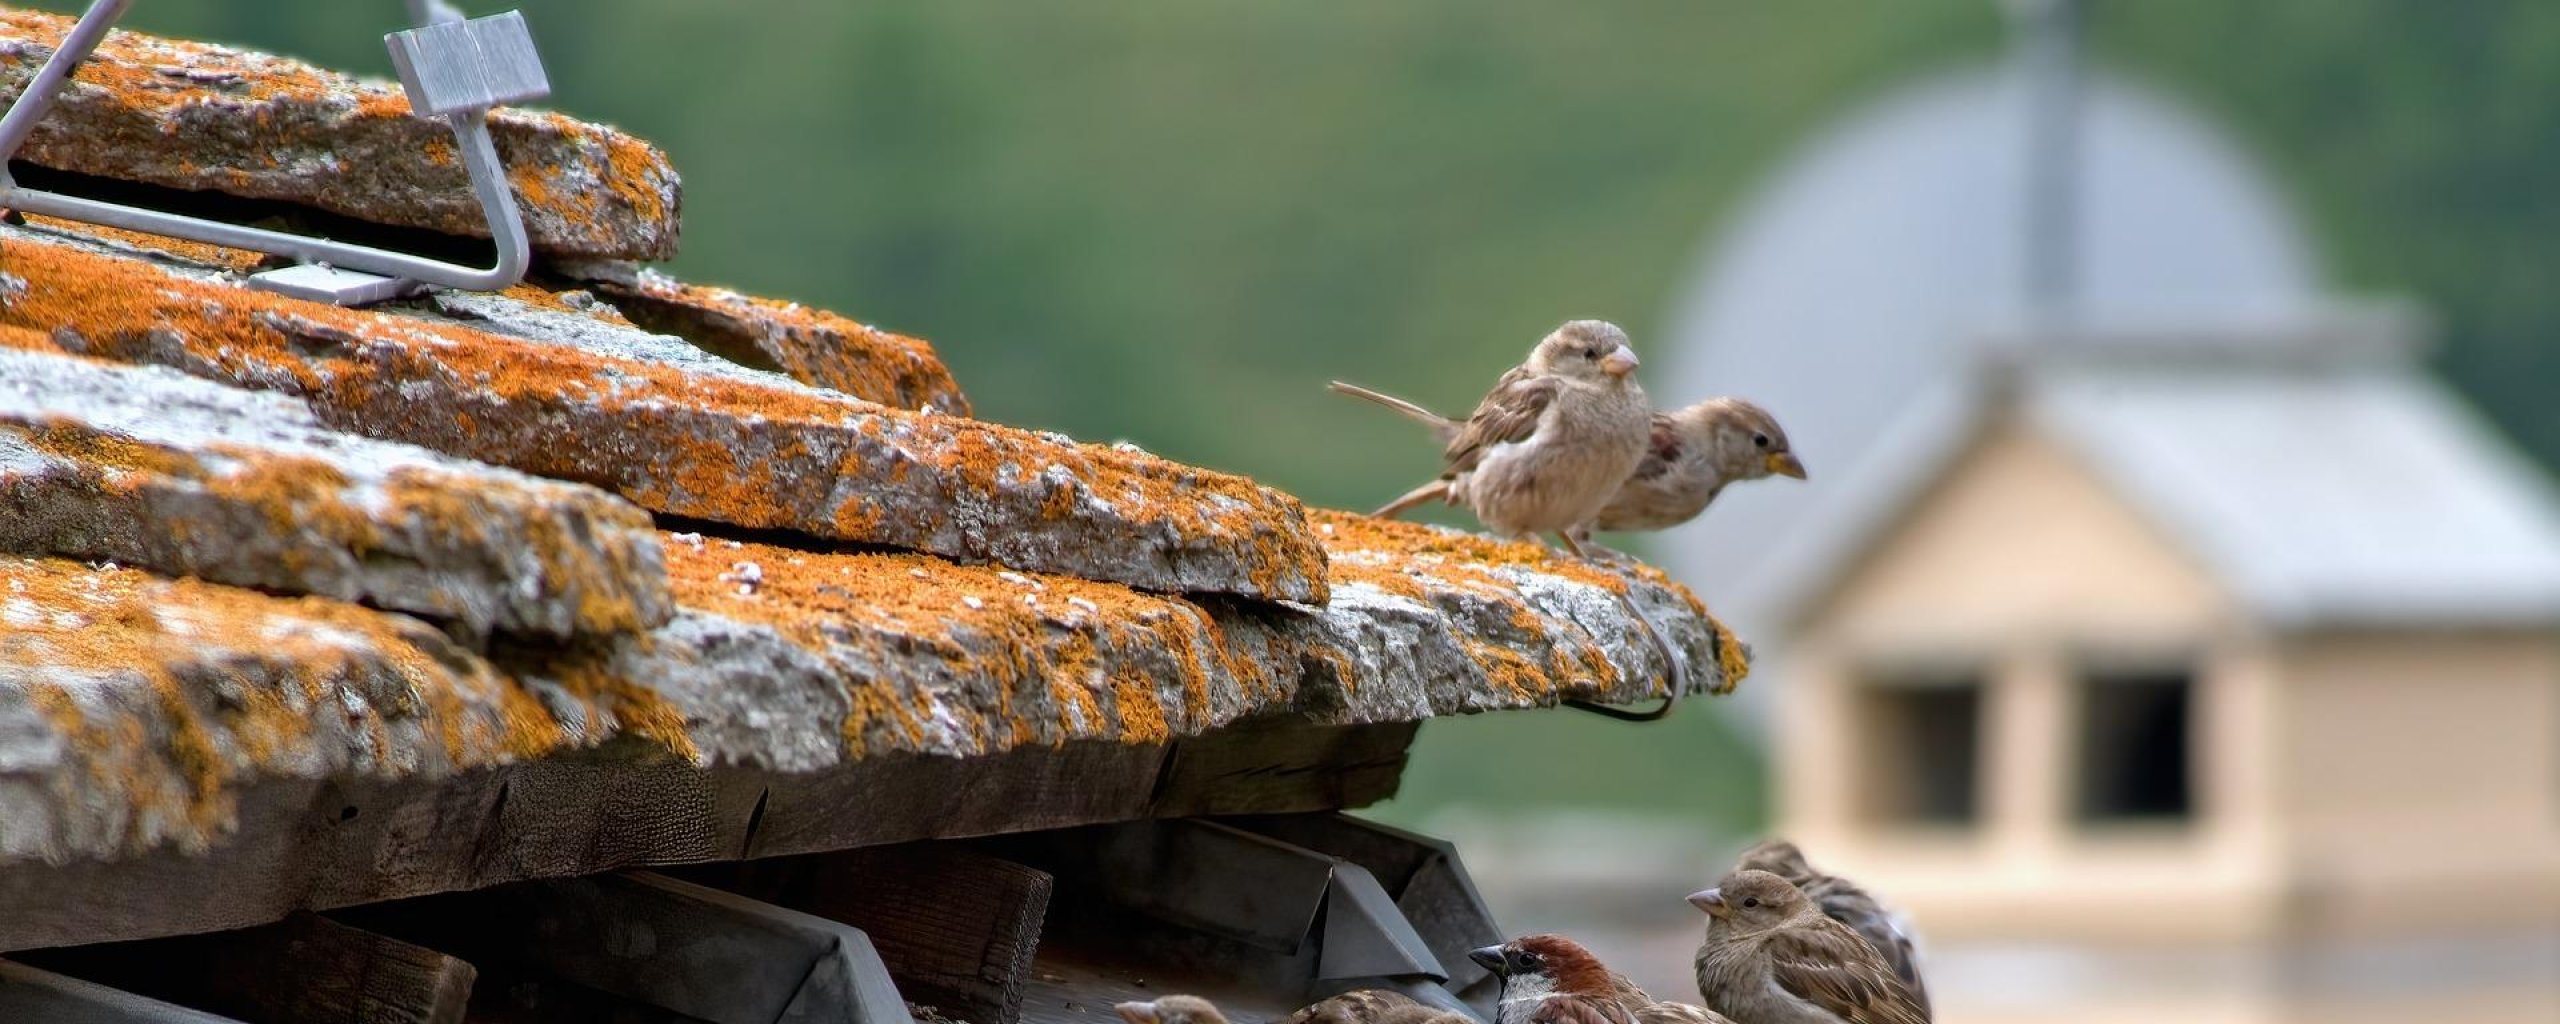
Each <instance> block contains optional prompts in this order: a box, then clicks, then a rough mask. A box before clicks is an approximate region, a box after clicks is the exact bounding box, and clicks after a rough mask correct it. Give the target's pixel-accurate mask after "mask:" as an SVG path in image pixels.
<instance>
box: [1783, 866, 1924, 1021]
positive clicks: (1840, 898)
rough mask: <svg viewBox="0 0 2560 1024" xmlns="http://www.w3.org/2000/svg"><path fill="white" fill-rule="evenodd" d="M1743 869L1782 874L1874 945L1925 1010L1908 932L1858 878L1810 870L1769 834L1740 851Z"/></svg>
mask: <svg viewBox="0 0 2560 1024" xmlns="http://www.w3.org/2000/svg"><path fill="white" fill-rule="evenodd" d="M1746 868H1747V869H1751V870H1756V871H1766V872H1768V873H1770V874H1773V875H1776V876H1778V877H1780V878H1783V879H1786V880H1787V881H1788V883H1789V884H1792V885H1794V886H1795V887H1796V889H1797V891H1799V892H1802V893H1804V895H1805V898H1806V899H1809V900H1812V901H1813V905H1814V906H1816V907H1819V908H1821V909H1822V916H1824V917H1828V918H1830V919H1832V920H1834V921H1838V922H1840V923H1841V924H1845V925H1848V926H1849V930H1851V931H1854V932H1857V933H1858V937H1860V938H1863V939H1865V940H1867V945H1869V946H1871V947H1874V949H1875V951H1876V955H1878V956H1881V957H1884V962H1885V964H1886V965H1887V966H1890V967H1892V968H1893V975H1894V977H1897V978H1900V979H1902V984H1903V985H1904V987H1906V988H1909V989H1910V990H1911V997H1912V998H1913V999H1916V1000H1918V1001H1919V1003H1920V1009H1921V1010H1922V1011H1923V1012H1927V1011H1928V1009H1929V987H1928V986H1927V985H1926V984H1923V983H1922V982H1921V980H1920V958H1919V955H1918V953H1917V952H1916V951H1915V950H1914V949H1913V948H1912V945H1911V935H1910V933H1909V932H1907V931H1905V930H1904V929H1903V927H1902V921H1901V918H1900V917H1899V916H1898V915H1896V914H1894V913H1893V912H1892V911H1890V910H1887V909H1885V907H1884V905H1883V904H1882V903H1879V902H1877V901H1876V898H1875V897H1874V896H1870V895H1868V894H1867V891H1866V890H1865V889H1862V888H1859V887H1858V883H1856V882H1852V881H1850V880H1848V879H1846V878H1842V877H1840V876H1838V875H1826V874H1823V873H1821V872H1819V871H1815V870H1814V869H1813V866H1812V865H1810V864H1807V863H1805V860H1804V852H1803V851H1801V850H1798V849H1796V844H1794V843H1790V842H1787V841H1786V840H1784V839H1772V840H1769V841H1767V842H1764V843H1761V844H1760V845H1758V846H1754V847H1752V848H1750V849H1748V850H1745V851H1743V853H1742V860H1741V862H1740V863H1739V864H1737V865H1735V870H1737V871H1739V870H1743V869H1746Z"/></svg>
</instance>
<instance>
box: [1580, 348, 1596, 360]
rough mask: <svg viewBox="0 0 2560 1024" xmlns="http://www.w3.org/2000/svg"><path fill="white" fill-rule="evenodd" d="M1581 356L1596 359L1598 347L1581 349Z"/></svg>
mask: <svg viewBox="0 0 2560 1024" xmlns="http://www.w3.org/2000/svg"><path fill="white" fill-rule="evenodd" d="M1582 358H1584V359H1598V358H1600V350H1599V349H1596V348H1586V349H1583V350H1582Z"/></svg>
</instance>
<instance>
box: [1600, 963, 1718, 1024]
mask: <svg viewBox="0 0 2560 1024" xmlns="http://www.w3.org/2000/svg"><path fill="white" fill-rule="evenodd" d="M1609 987H1610V989H1611V990H1612V991H1614V992H1616V993H1617V994H1618V1003H1619V1005H1622V1006H1625V1007H1626V1008H1627V1012H1628V1014H1630V1015H1632V1016H1633V1017H1635V1019H1636V1024H1733V1021H1731V1020H1730V1019H1728V1018H1726V1017H1725V1015H1724V1014H1721V1013H1717V1012H1715V1011H1714V1010H1710V1009H1707V1008H1706V1007H1703V1006H1699V1005H1697V1004H1695V1003H1675V1002H1670V1001H1668V1000H1662V999H1655V998H1654V997H1653V995H1652V993H1649V992H1646V991H1645V990H1644V989H1643V987H1641V986H1639V985H1637V984H1636V983H1635V982H1634V981H1632V980H1630V979H1628V977H1627V976H1626V975H1623V974H1620V973H1618V972H1616V971H1611V972H1609Z"/></svg>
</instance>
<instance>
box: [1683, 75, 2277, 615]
mask: <svg viewBox="0 0 2560 1024" xmlns="http://www.w3.org/2000/svg"><path fill="white" fill-rule="evenodd" d="M2025 98H2026V95H2025V92H2024V90H2023V89H2021V88H2020V87H2019V82H2018V81H2017V79H2016V78H2014V77H2012V76H2009V75H2006V74H2003V73H2002V72H2000V71H1997V70H1992V69H1983V70H1976V71H1970V72H1963V73H1956V74H1951V75H1947V76H1943V77H1939V78H1935V79H1930V80H1925V81H1922V82H1918V83H1915V84H1913V85H1910V86H1907V87H1905V88H1903V89H1901V90H1899V91H1897V92H1895V93H1893V94H1891V95H1888V96H1886V97H1885V98H1883V99H1881V100H1879V101H1877V102H1876V103H1874V104H1873V105H1871V106H1869V107H1868V108H1866V109H1864V110H1861V111H1858V112H1856V113H1853V114H1851V115H1850V116H1848V117H1847V118H1845V119H1843V121H1842V122H1841V123H1840V124H1839V125H1837V126H1836V127H1834V128H1832V129H1830V130H1829V131H1828V132H1827V133H1825V134H1824V135H1822V136H1821V137H1819V138H1818V139H1817V140H1816V141H1814V142H1813V143H1812V144H1810V145H1809V146H1807V147H1806V148H1805V150H1804V151H1803V152H1802V153H1801V154H1800V155H1799V156H1798V157H1796V158H1795V159H1793V160H1792V161H1791V162H1790V163H1788V164H1787V165H1785V166H1784V167H1783V168H1782V169H1781V170H1780V171H1779V172H1778V174H1777V175H1776V176H1775V177H1774V179H1772V180H1771V181H1770V182H1769V183H1768V184H1767V185H1766V186H1765V187H1764V191H1763V193H1762V194H1761V195H1760V196H1759V197H1758V198H1757V199H1756V200H1754V201H1753V202H1752V203H1751V205H1749V206H1748V207H1746V208H1745V209H1744V210H1743V211H1742V212H1741V213H1740V215H1739V216H1738V217H1737V218H1736V220H1735V222H1734V225H1733V226H1732V228H1730V230H1729V231H1728V232H1727V233H1726V234H1725V235H1723V236H1722V237H1721V238H1720V239H1718V240H1717V242H1716V244H1715V245H1714V247H1713V248H1712V250H1711V252H1710V258H1709V259H1708V260H1707V262H1706V266H1705V269H1704V270H1703V272H1702V273H1701V274H1700V275H1699V276H1698V277H1697V278H1696V279H1695V283H1694V284H1693V285H1692V286H1691V287H1690V288H1689V289H1688V290H1687V291H1686V293H1685V294H1683V295H1681V296H1680V297H1679V298H1678V299H1677V300H1676V301H1677V302H1678V303H1679V305H1678V308H1677V309H1676V310H1675V316H1674V319H1673V324H1674V329H1673V330H1672V331H1671V332H1670V335H1669V336H1668V337H1667V338H1665V339H1663V340H1661V341H1657V342H1655V343H1654V345H1653V347H1654V349H1655V350H1656V351H1660V352H1662V353H1664V354H1665V356H1666V359H1665V362H1666V363H1667V364H1668V365H1669V366H1670V373H1669V374H1668V375H1667V376H1666V377H1665V378H1664V379H1663V380H1662V381H1660V382H1658V383H1657V384H1656V385H1655V388H1654V390H1655V392H1656V396H1655V397H1656V399H1657V401H1660V402H1662V403H1663V404H1666V405H1668V404H1672V403H1673V402H1675V401H1688V400H1691V399H1693V398H1695V397H1703V396H1706V395H1715V394H1735V395H1743V396H1746V397H1749V398H1751V399H1753V400H1755V401H1758V402H1760V403H1761V404H1763V405H1765V406H1767V407H1768V408H1769V409H1770V410H1771V411H1772V412H1774V413H1775V414H1776V415H1777V416H1778V417H1779V419H1780V420H1781V421H1782V422H1783V423H1785V424H1786V427H1787V430H1788V433H1789V435H1790V439H1791V440H1792V442H1793V444H1794V446H1795V449H1796V451H1797V452H1798V453H1800V454H1801V455H1802V456H1803V457H1804V459H1805V461H1806V463H1807V465H1808V466H1809V467H1810V469H1811V471H1812V479H1811V480H1809V481H1806V482H1803V483H1797V482H1794V481H1779V482H1776V483H1767V484H1757V485H1753V486H1748V487H1740V488H1736V489H1734V490H1731V491H1729V492H1727V493H1726V494H1724V495H1723V496H1721V497H1720V498H1718V500H1717V503H1716V506H1715V507H1714V509H1713V510H1712V511H1711V512H1710V513H1709V514H1708V515H1706V516H1704V517H1701V519H1700V520H1699V521H1698V522H1697V523H1694V524H1692V525H1691V526H1689V527H1687V528H1685V529H1684V530H1682V531H1680V532H1677V533H1675V534H1673V535H1671V536H1670V537H1669V538H1667V539H1666V541H1665V543H1664V545H1663V548H1662V551H1661V554H1662V556H1663V558H1664V560H1665V561H1667V562H1668V563H1670V564H1671V565H1673V566H1674V567H1675V568H1677V569H1679V570H1680V571H1681V572H1682V573H1683V575H1685V576H1687V577H1688V578H1690V579H1698V580H1713V581H1715V590H1716V597H1717V599H1718V601H1717V607H1718V610H1719V611H1721V612H1727V613H1730V614H1732V615H1733V616H1735V617H1736V618H1737V619H1738V620H1739V622H1738V623H1737V624H1738V625H1742V626H1744V627H1745V628H1746V629H1747V628H1751V627H1758V628H1759V629H1760V630H1762V631H1763V632H1765V631H1766V630H1767V629H1769V628H1770V627H1772V626H1774V625H1776V623H1774V622H1770V621H1768V617H1767V614H1768V613H1769V612H1770V611H1772V610H1773V609H1772V607H1771V606H1772V604H1773V602H1781V601H1783V600H1786V599H1788V597H1787V596H1782V595H1790V592H1791V591H1793V590H1794V589H1796V587H1795V586H1794V584H1796V583H1798V582H1799V580H1798V579H1797V578H1798V577H1801V576H1804V575H1806V574H1814V573H1821V572H1826V571H1828V568H1829V567H1828V566H1824V565H1821V564H1818V563H1821V562H1823V561H1824V559H1825V556H1824V554H1823V553H1822V552H1821V550H1820V549H1821V547H1822V546H1823V545H1822V544H1821V541H1820V538H1818V537H1809V536H1801V535H1803V534H1808V533H1815V532H1821V531H1825V530H1828V531H1833V532H1839V531H1849V532H1856V531H1857V530H1858V529H1859V528H1858V527H1855V526H1853V525H1852V524H1850V523H1847V522H1845V521H1843V520H1847V519H1855V518H1857V516H1858V514H1859V513H1858V512H1857V511H1856V508H1857V507H1861V506H1873V505H1875V504H1876V502H1875V501H1873V500H1871V499H1872V498H1873V497H1874V496H1875V495H1877V494H1879V493H1882V492H1899V491H1901V490H1903V489H1905V488H1906V487H1907V485H1909V484H1910V483H1911V481H1909V480H1904V479H1899V477H1906V476H1909V475H1910V474H1911V472H1912V471H1913V470H1914V469H1925V468H1926V467H1927V466H1934V465H1935V463H1936V461H1937V459H1936V458H1935V457H1934V456H1933V455H1930V454H1928V453H1927V451H1926V449H1929V448H1931V447H1932V446H1936V445H1939V444H1941V443H1943V442H1944V441H1945V440H1946V439H1948V438H1949V437H1950V436H1952V435H1953V434H1955V433H1958V432H1960V431H1961V429H1962V427H1961V424H1960V421H1962V420H1963V419H1965V418H1966V414H1967V412H1968V411H1969V409H1970V407H1971V405H1972V404H1973V403H1972V402H1971V400H1970V398H1968V397H1967V391H1968V389H1969V385H1970V383H1971V377H1972V374H1973V369H1974V367H1975V365H1976V359H1975V356H1976V354H1977V353H1978V350H1979V349H1981V348H1982V347H1984V346H1985V345H1987V344H1989V343H1991V340H1992V339H1993V338H1995V337H1998V336H2000V335H2001V334H2003V333H2009V332H2012V331H2014V329H2015V328H2016V327H2017V326H2019V325H2020V324H2021V322H2022V321H2023V320H2024V319H2025V317H2024V309H2025V303H2024V284H2023V282H2024V277H2025V275H2024V271H2023V268H2022V261H2023V255H2022V252H2023V249H2024V247H2025V246H2024V242H2025V239H2026V224H2025V210H2026V203H2025V202H2024V200H2023V197H2022V187H2023V184H2024V182H2025V175H2026V138H2025V130H2026V125H2027V124H2028V118H2027V116H2026V111H2025V110H2024V108H2023V101H2024V100H2025ZM2078 125H2079V175H2078V183H2077V193H2076V200H2075V202H2076V209H2077V211H2078V212H2077V238H2076V249H2077V259H2076V268H2077V271H2076V275H2075V276H2076V281H2077V287H2076V295H2075V298H2074V302H2073V305H2072V309H2073V311H2074V315H2075V316H2076V318H2077V321H2078V323H2079V324H2080V325H2081V326H2085V327H2092V328H2099V329H2101V331H2102V332H2103V333H2105V334H2106V335H2107V336H2108V337H2119V336H2120V337H2121V338H2123V339H2125V340H2122V341H2118V342H2114V343H2116V344H2143V343H2144V342H2143V341H2142V339H2146V338H2159V337H2167V336H2171V335H2173V334H2174V333H2175V332H2172V331H2160V330H2150V329H2146V328H2160V327H2169V326H2174V325H2190V324H2211V325H2215V326H2219V327H2225V328H2228V327H2232V326H2241V325H2249V324H2258V323H2265V324H2268V325H2270V326H2273V325H2278V324H2292V323H2299V322H2300V321H2301V320H2302V319H2303V318H2305V317H2308V316H2311V315H2313V313H2314V312H2315V311H2316V310H2317V309H2318V308H2319V307H2320V306H2321V300H2320V288H2319V282H2318V280H2317V272H2316V270H2315V268H2314V267H2313V266H2312V258H2311V255H2310V245H2309V244H2308V242H2307V240H2306V239H2305V238H2304V235H2303V232H2302V231H2301V229H2300V228H2299V227H2298V226H2297V225H2296V223H2295V222H2294V220H2293V218H2292V217H2291V215H2290V214H2289V213H2288V211H2287V210H2286V209H2285V208H2284V205H2283V203H2282V202H2281V201H2280V199H2279V198H2278V195H2277V191H2276V189H2275V188H2274V186H2273V185H2272V184H2270V183H2269V181H2268V180H2267V178H2266V176H2265V175H2264V174H2262V173H2261V172H2260V171H2259V170H2258V169H2257V168H2256V167H2255V166H2254V165H2253V164H2252V163H2251V162H2250V161H2249V160H2248V159H2247V158H2246V157H2245V156H2244V155H2243V154H2241V153H2240V152H2239V151H2238V150H2237V148H2235V147H2234V146H2233V145H2231V144H2230V143H2229V142H2227V141H2226V140H2225V139H2224V138H2223V137H2222V136H2221V135H2220V134H2219V133H2218V132H2217V131H2216V130H2215V129H2214V128H2213V126H2211V125H2209V124H2207V123H2206V122H2205V121H2204V120H2203V119H2201V118H2200V117H2198V116H2197V115H2195V114H2192V113H2189V112H2188V111H2186V110H2184V109H2182V108H2181V107H2179V106H2178V105H2177V104H2175V103H2173V102H2172V101H2170V100H2168V99H2165V98H2163V97H2161V96H2158V95H2156V94H2153V93H2151V92H2148V91H2146V90H2144V89H2142V88H2140V87H2138V86H2135V85H2133V84H2130V83H2127V82H2125V81H2122V80H2119V79H2112V78H2107V77H2102V76H2100V77H2092V78H2091V79H2089V80H2087V81H2085V82H2084V87H2083V89H2082V92H2081V105H2080V109H2079V118H2078ZM2117 327H2121V328H2130V329H2128V330H2122V331H2104V329H2106V328H2117ZM2075 333H2079V332H2075ZM2239 333H2242V334H2246V333H2248V332H2247V331H2245V330H2243V331H2241V332H2239ZM2282 333H2284V332H2281V331H2270V332H2268V334H2269V335H2270V337H2271V338H2272V337H2274V336H2276V335H2278V334H2282ZM2012 336H2014V335H2012ZM1920 464H1925V465H1920ZM1897 470H1900V471H1901V472H1899V473H1897ZM1861 495H1865V496H1867V497H1866V498H1861V497H1860V496H1861ZM1885 511H1889V510H1883V511H1870V512H1869V513H1868V514H1884V512H1885ZM1833 513H1840V514H1839V515H1834V514H1833ZM1770 639H1774V637H1772V638H1770Z"/></svg>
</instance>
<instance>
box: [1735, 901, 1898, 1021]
mask: <svg viewBox="0 0 2560 1024" xmlns="http://www.w3.org/2000/svg"><path fill="white" fill-rule="evenodd" d="M1689 904H1690V905H1691V906H1694V907H1697V908H1698V909H1699V910H1703V911H1705V912H1706V913H1707V918H1708V921H1707V937H1706V941H1705V942H1703V943H1701V944H1699V946H1698V956H1697V960H1696V961H1695V966H1696V968H1697V972H1698V994H1699V995H1700V996H1702V997H1704V998H1705V999H1706V1001H1707V1005H1709V1006H1712V1007H1715V1008H1716V1009H1717V1010H1718V1011H1720V1012H1722V1013H1723V1014H1724V1015H1725V1016H1727V1017H1731V1018H1733V1020H1734V1021H1735V1022H1736V1024H1928V1021H1929V1011H1928V1009H1927V1008H1926V1007H1924V1006H1922V1005H1921V1004H1920V1000H1919V998H1918V997H1917V996H1914V995H1913V994H1912V992H1911V989H1910V988H1909V987H1907V986H1905V985H1903V983H1902V979H1900V978H1897V977H1895V976H1894V973H1893V968H1892V967H1891V966H1890V965H1887V964H1886V963H1885V960H1884V957H1882V956H1880V955H1878V954H1877V953H1876V951H1875V948H1874V947H1872V946H1869V945H1867V940H1866V939H1864V938H1862V937H1860V936H1859V935H1858V933H1857V932H1855V931H1851V930H1850V928H1849V926H1848V925H1845V924H1841V923H1840V922H1838V921H1834V920H1832V919H1830V918H1828V917H1824V916H1822V910H1821V908H1819V907H1816V906H1814V905H1813V901H1812V900H1811V899H1808V898H1806V896H1805V894H1804V893H1803V892H1800V891H1798V890H1797V889H1796V887H1795V886H1794V885H1791V884H1789V883H1788V882H1787V880H1786V879H1784V878H1780V877H1778V876H1776V875H1773V874H1770V873H1769V872H1766V871H1757V870H1743V871H1736V872H1734V873H1732V874H1730V875H1726V876H1725V877H1724V880H1723V881H1722V882H1719V883H1717V884H1716V887H1715V888H1713V889H1708V890H1705V891H1702V892H1697V893H1692V894H1690V896H1689Z"/></svg>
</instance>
